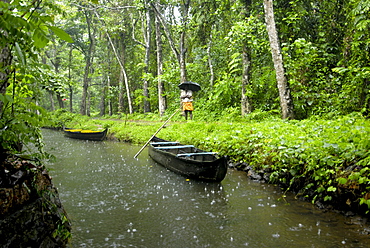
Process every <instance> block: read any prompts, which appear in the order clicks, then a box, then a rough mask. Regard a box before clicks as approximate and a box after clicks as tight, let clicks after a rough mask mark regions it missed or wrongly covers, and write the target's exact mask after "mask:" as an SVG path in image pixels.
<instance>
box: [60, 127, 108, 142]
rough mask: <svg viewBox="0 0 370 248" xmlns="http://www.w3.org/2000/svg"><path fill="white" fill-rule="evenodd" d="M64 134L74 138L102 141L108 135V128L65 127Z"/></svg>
mask: <svg viewBox="0 0 370 248" xmlns="http://www.w3.org/2000/svg"><path fill="white" fill-rule="evenodd" d="M63 132H64V135H65V136H66V137H69V138H73V139H82V140H96V141H101V140H103V139H105V137H106V136H107V132H108V129H105V130H104V131H94V130H84V129H72V128H65V129H64V130H63Z"/></svg>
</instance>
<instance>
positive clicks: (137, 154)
mask: <svg viewBox="0 0 370 248" xmlns="http://www.w3.org/2000/svg"><path fill="white" fill-rule="evenodd" d="M179 110H180V109H179V108H178V109H177V110H176V111H175V113H173V114H172V115H171V116H170V118H168V120H167V121H165V122H164V123H163V125H162V126H161V127H160V128H158V130H157V131H156V132H155V133H154V134H153V135H152V137H150V139H149V140H148V141H147V142H146V143H145V145H143V147H141V149H140V150H139V151H138V152H137V153H136V154H135V156H134V158H136V157H137V156H139V154H140V153H141V152H142V151H143V150H144V148H145V147H146V146H147V145H148V144H149V142H150V141H151V140H152V139H153V138H154V136H156V135H157V133H159V131H161V129H162V128H163V127H164V126H165V125H166V124H167V122H169V121H170V120H171V118H172V117H173V116H174V115H175V114H176V113H177V112H179Z"/></svg>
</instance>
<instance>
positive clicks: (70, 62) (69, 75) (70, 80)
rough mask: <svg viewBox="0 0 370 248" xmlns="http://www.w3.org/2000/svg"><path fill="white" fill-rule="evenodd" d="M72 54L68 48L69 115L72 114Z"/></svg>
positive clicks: (71, 50) (71, 49) (71, 48)
mask: <svg viewBox="0 0 370 248" xmlns="http://www.w3.org/2000/svg"><path fill="white" fill-rule="evenodd" d="M72 52H73V46H70V49H69V56H68V87H69V111H70V112H71V113H72V112H73V87H72V76H71V67H72Z"/></svg>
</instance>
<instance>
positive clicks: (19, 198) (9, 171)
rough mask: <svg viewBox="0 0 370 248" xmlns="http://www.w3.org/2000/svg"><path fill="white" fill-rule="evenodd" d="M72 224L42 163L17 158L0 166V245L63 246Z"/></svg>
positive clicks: (68, 236) (10, 159) (9, 159)
mask: <svg viewBox="0 0 370 248" xmlns="http://www.w3.org/2000/svg"><path fill="white" fill-rule="evenodd" d="M70 230H71V225H70V222H69V220H68V218H67V215H66V212H65V210H64V208H63V206H62V204H61V202H60V199H59V195H58V191H57V189H56V188H55V187H54V185H53V183H52V180H51V178H50V176H49V174H48V172H47V171H46V170H45V168H44V167H43V166H36V165H34V164H33V163H30V162H29V161H25V160H21V159H19V158H8V159H6V160H5V161H4V162H2V164H1V165H0V236H1V239H0V247H45V248H46V247H66V244H67V242H68V239H69V238H70Z"/></svg>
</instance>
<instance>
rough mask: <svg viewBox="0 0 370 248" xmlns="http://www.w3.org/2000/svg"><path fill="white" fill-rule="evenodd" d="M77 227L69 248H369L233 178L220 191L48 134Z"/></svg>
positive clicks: (118, 150)
mask: <svg viewBox="0 0 370 248" xmlns="http://www.w3.org/2000/svg"><path fill="white" fill-rule="evenodd" d="M43 134H44V138H45V142H46V144H47V150H48V151H49V152H51V153H52V154H54V155H55V156H56V161H55V162H53V163H50V164H48V165H47V167H48V168H49V169H50V170H51V172H50V174H51V175H52V177H53V182H54V184H55V186H56V187H57V188H58V190H59V194H60V198H61V200H62V202H63V205H64V207H65V209H66V210H67V212H68V215H69V217H70V219H71V220H72V228H73V231H72V234H73V238H72V240H71V243H70V246H71V247H368V244H367V242H368V241H369V238H368V236H366V235H361V234H359V229H361V227H360V226H357V225H347V224H345V223H346V221H348V220H347V219H345V218H344V217H343V216H341V215H339V214H335V213H323V212H322V211H320V210H317V209H316V208H315V207H314V206H312V205H311V204H310V203H306V202H301V201H296V200H294V199H293V198H292V197H289V196H288V197H287V198H286V199H285V200H281V199H282V198H281V195H282V193H281V191H280V190H279V189H278V188H276V187H274V186H272V185H268V184H262V183H258V182H253V181H251V180H249V179H247V177H246V175H245V173H243V172H238V171H235V170H229V171H228V174H227V175H226V178H225V179H224V180H223V181H222V182H221V183H205V182H199V181H193V180H190V181H189V180H187V179H186V178H184V177H182V176H179V175H177V174H175V173H173V172H170V171H167V170H166V169H164V168H163V167H161V166H160V165H158V164H156V163H155V162H154V161H153V160H151V159H150V158H149V157H148V155H147V151H146V150H144V151H143V152H142V154H141V155H140V156H139V157H138V159H133V156H134V155H135V154H136V152H137V151H138V150H139V149H140V147H139V146H133V145H130V144H125V143H118V142H111V141H103V142H96V141H81V140H74V139H69V138H66V137H64V136H63V134H62V133H61V132H57V131H52V130H44V131H43Z"/></svg>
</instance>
